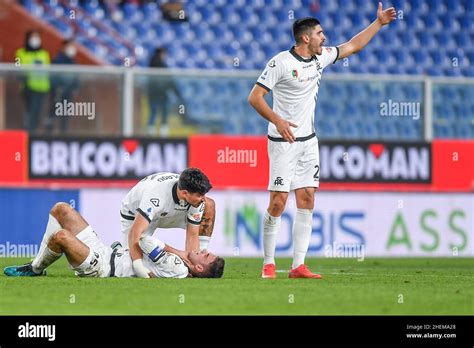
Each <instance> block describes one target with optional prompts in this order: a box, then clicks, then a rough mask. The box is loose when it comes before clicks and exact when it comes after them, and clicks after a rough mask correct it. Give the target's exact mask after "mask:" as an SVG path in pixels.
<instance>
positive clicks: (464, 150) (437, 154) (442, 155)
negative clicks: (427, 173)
mask: <svg viewBox="0 0 474 348" xmlns="http://www.w3.org/2000/svg"><path fill="white" fill-rule="evenodd" d="M433 188H434V189H435V190H443V191H446V190H449V191H474V141H472V140H434V141H433Z"/></svg>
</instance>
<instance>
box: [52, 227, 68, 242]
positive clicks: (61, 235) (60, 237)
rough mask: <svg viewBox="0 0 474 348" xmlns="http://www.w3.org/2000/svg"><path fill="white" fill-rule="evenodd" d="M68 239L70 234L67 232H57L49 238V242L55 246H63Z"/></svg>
mask: <svg viewBox="0 0 474 348" xmlns="http://www.w3.org/2000/svg"><path fill="white" fill-rule="evenodd" d="M69 237H70V234H69V232H68V231H66V230H59V231H58V232H56V233H55V234H54V235H53V236H52V237H51V240H52V241H53V242H54V243H55V244H57V245H63V244H64V243H65V242H66V240H67V239H68V238H69Z"/></svg>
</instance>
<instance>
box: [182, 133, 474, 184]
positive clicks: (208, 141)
mask: <svg viewBox="0 0 474 348" xmlns="http://www.w3.org/2000/svg"><path fill="white" fill-rule="evenodd" d="M342 153H347V155H348V158H349V159H353V158H355V157H357V156H356V154H358V156H359V158H361V159H362V160H364V157H361V156H366V157H367V158H369V157H370V158H371V160H366V159H365V161H366V162H365V164H361V165H363V166H364V167H367V168H369V167H370V165H371V163H373V162H374V160H375V161H377V160H379V159H380V158H381V155H382V154H383V155H384V156H386V163H385V166H386V168H383V169H385V170H381V171H380V172H385V174H382V173H379V174H377V175H373V176H372V177H371V176H370V175H368V174H367V173H366V175H365V176H362V177H356V176H355V170H353V169H351V168H353V167H357V161H356V162H355V164H346V165H342V163H339V164H337V163H336V164H334V162H335V161H333V160H332V161H330V159H332V158H333V157H334V156H336V155H341V154H342ZM320 156H321V163H326V165H324V164H323V165H322V166H321V174H322V180H321V189H322V190H352V191H438V192H449V191H458V192H469V191H472V190H473V187H474V186H473V185H474V169H473V166H474V141H444V140H435V141H433V143H432V144H429V143H423V142H419V143H395V142H393V143H392V142H344V141H342V142H327V141H325V142H323V143H322V144H320ZM397 158H398V159H397ZM329 162H333V164H329ZM421 162H423V163H421ZM349 163H350V160H349ZM189 165H190V166H193V167H199V168H201V169H202V170H203V171H204V172H205V173H206V174H207V175H208V176H209V178H210V179H211V182H212V183H213V186H214V187H215V188H217V189H227V188H238V189H245V190H264V189H266V187H267V184H268V156H267V138H266V137H262V136H254V137H245V136H224V135H199V136H191V137H190V139H189ZM378 165H379V167H378V170H380V168H381V167H380V165H381V162H379V163H378ZM331 166H336V167H341V168H342V167H343V170H342V173H338V175H339V176H336V175H335V173H334V171H335V169H331V168H330V167H331ZM374 167H375V166H374ZM341 168H337V169H339V170H340V169H341ZM369 169H370V168H369ZM367 171H369V172H370V170H366V171H364V172H367ZM325 176H326V177H325Z"/></svg>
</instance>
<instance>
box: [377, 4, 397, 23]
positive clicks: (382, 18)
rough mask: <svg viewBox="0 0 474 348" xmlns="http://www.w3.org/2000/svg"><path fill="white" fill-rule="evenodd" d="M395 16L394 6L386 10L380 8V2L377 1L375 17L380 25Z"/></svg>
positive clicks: (392, 19)
mask: <svg viewBox="0 0 474 348" xmlns="http://www.w3.org/2000/svg"><path fill="white" fill-rule="evenodd" d="M396 17H397V11H395V8H394V7H390V8H388V9H386V10H382V3H381V2H379V8H378V10H377V19H378V21H379V22H380V24H382V25H387V24H389V23H391V22H393V21H394V20H395V19H396Z"/></svg>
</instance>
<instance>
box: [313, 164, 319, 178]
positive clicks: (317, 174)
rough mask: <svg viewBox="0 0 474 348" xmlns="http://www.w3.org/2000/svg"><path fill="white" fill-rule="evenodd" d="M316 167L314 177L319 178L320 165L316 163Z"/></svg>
mask: <svg viewBox="0 0 474 348" xmlns="http://www.w3.org/2000/svg"><path fill="white" fill-rule="evenodd" d="M314 168H316V173H314V175H313V178H314V180H319V166H318V165H315V166H314Z"/></svg>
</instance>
